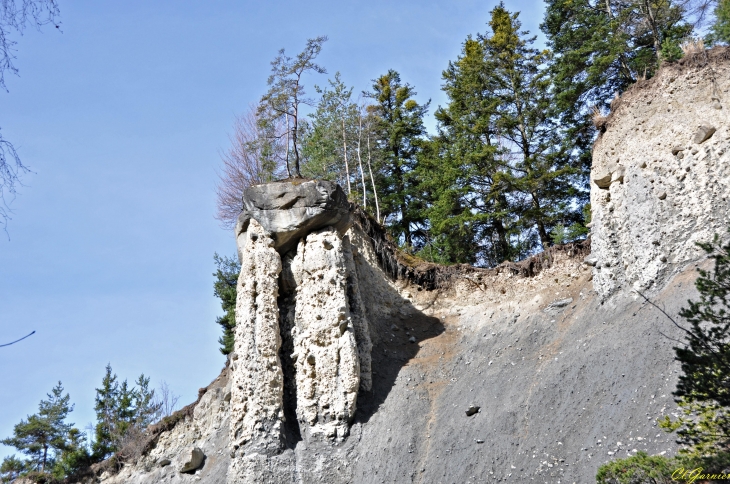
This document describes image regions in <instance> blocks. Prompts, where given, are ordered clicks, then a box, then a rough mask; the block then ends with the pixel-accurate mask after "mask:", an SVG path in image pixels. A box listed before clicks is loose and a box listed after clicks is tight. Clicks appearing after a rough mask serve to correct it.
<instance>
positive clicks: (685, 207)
mask: <svg viewBox="0 0 730 484" xmlns="http://www.w3.org/2000/svg"><path fill="white" fill-rule="evenodd" d="M723 52H725V54H722V53H721V55H720V54H717V53H716V52H715V53H713V54H711V57H710V61H711V62H710V63H709V64H707V63H706V62H705V63H703V62H694V63H693V64H692V65H678V66H669V67H667V68H665V70H663V71H661V73H660V74H659V76H657V78H656V79H654V80H651V81H648V82H646V83H642V84H641V85H639V86H637V87H636V88H634V89H632V90H631V91H629V92H628V93H627V94H626V95H624V97H623V98H621V100H620V101H618V103H617V104H616V106H615V110H614V113H613V114H612V115H611V116H610V117H609V119H608V122H607V124H606V126H605V131H604V132H603V133H602V134H601V136H600V138H599V139H598V141H597V143H596V149H595V159H594V167H593V170H592V173H591V190H592V194H591V201H592V205H593V226H592V239H591V241H586V242H582V243H576V244H569V245H566V246H559V247H553V248H550V249H549V250H547V251H546V252H544V253H542V254H539V255H536V256H534V257H532V258H530V259H528V260H525V261H522V262H520V263H505V264H503V265H501V266H499V267H497V268H494V269H478V268H473V267H468V266H449V267H442V266H437V265H433V264H426V263H421V264H417V265H413V264H410V263H408V262H407V260H405V259H404V258H402V257H400V256H399V255H398V253H397V251H396V250H395V247H394V246H393V244H392V242H390V241H388V239H387V237H386V236H385V235H384V233H383V231H382V229H380V228H379V227H378V226H377V224H375V223H374V222H373V221H372V220H371V219H369V218H368V217H367V216H366V215H364V214H362V213H361V212H359V211H358V210H357V209H355V208H353V207H351V206H350V205H349V204H348V203H347V201H346V197H345V196H344V194H343V193H342V190H341V189H340V188H339V187H337V186H336V185H333V184H329V183H323V182H315V181H306V182H282V183H275V184H270V185H262V186H258V187H253V188H252V189H250V190H249V191H248V192H247V193H246V200H245V206H246V211H244V213H243V214H242V216H241V218H240V220H239V224H238V227H237V228H236V237H237V243H238V249H239V255H240V257H241V261H242V270H241V275H240V278H239V282H238V301H237V308H236V314H237V326H236V346H235V352H234V354H232V355H231V357H230V359H229V362H228V365H227V367H226V368H225V369H224V371H223V373H222V374H221V376H220V377H219V378H218V379H217V380H216V381H215V382H214V383H213V384H211V386H209V387H207V388H206V389H201V397H200V399H199V402H198V403H197V404H196V405H193V406H189V407H187V409H186V411H185V412H182V413H181V414H179V415H178V416H177V417H176V423H174V424H169V425H165V426H163V427H157V428H156V430H154V431H153V432H152V433H151V436H150V441H149V443H148V445H147V447H146V450H145V452H144V454H143V455H142V457H140V459H139V460H138V461H137V462H136V463H134V464H129V465H126V466H125V467H123V468H122V470H121V471H120V472H119V473H118V474H116V475H113V474H112V473H111V472H106V473H103V474H102V475H100V476H99V475H97V476H95V477H94V478H91V479H89V482H104V483H107V484H118V483H133V484H143V483H144V484H147V483H158V482H165V483H167V482H170V483H190V482H206V483H223V482H228V483H231V484H232V483H287V484H288V483H292V484H294V483H318V484H319V483H327V484H344V483H382V482H396V483H403V482H416V483H422V484H427V483H428V484H430V483H439V482H442V483H446V482H474V483H475V482H500V481H501V482H543V483H555V482H592V481H593V479H594V476H595V473H596V469H597V468H598V466H599V465H601V464H602V463H604V462H606V461H608V460H610V459H613V458H616V457H626V456H629V455H635V454H636V452H637V451H639V450H643V451H646V452H648V453H650V454H655V453H671V452H674V451H675V450H676V445H675V444H674V437H673V436H672V435H669V434H666V433H664V432H663V431H661V430H659V429H658V428H657V422H656V419H657V418H658V417H661V416H663V415H667V414H671V413H672V412H676V407H675V404H674V402H673V399H672V395H671V392H672V391H673V390H674V387H675V384H676V379H677V375H678V371H679V367H678V365H677V364H676V362H675V361H674V352H673V350H672V346H673V345H674V341H673V340H672V339H671V338H678V337H680V335H679V334H678V330H677V329H676V328H675V327H674V326H673V325H672V324H671V323H670V322H669V321H668V320H667V319H666V317H665V316H664V315H663V314H661V313H659V312H658V311H656V310H654V309H653V308H652V306H650V305H648V304H646V303H644V302H643V300H642V299H641V298H637V295H636V293H635V292H633V291H634V290H635V289H639V290H643V291H645V292H646V293H647V294H648V295H650V297H651V298H652V300H653V301H654V302H655V303H657V304H658V305H659V306H661V307H663V308H664V309H665V311H666V312H667V313H668V314H669V315H670V316H675V317H676V315H677V314H678V312H679V310H680V308H681V306H682V304H683V302H684V301H686V300H687V299H688V298H692V297H695V296H696V293H695V290H694V287H693V282H694V279H695V278H696V268H697V267H698V266H702V264H704V265H705V267H707V266H708V262H707V261H702V260H699V259H698V257H699V253H698V252H697V251H696V249H695V247H694V246H693V242H694V241H698V240H707V239H709V238H711V236H712V235H713V234H714V233H716V232H720V233H722V232H724V230H725V227H726V226H727V225H728V222H730V220H728V217H730V210H729V207H728V203H730V201H728V197H729V196H730V193H727V189H728V188H727V187H728V173H726V170H727V164H728V162H730V160H728V158H727V156H728V140H729V138H730V132H728V127H729V123H728V120H729V117H728V114H727V113H728V112H727V110H728V109H729V108H728V106H727V104H726V102H727V101H726V96H727V95H728V88H730V86H729V85H728V79H730V72H729V71H728V68H729V66H730V63H729V62H728V61H727V60H723V58H722V56H723V55H726V53H727V51H723ZM712 56H715V57H712ZM713 76H714V81H713V80H712V79H713ZM716 93H719V95H717V94H716ZM718 106H719V107H718ZM700 126H705V127H708V128H714V132H713V133H712V134H711V135H708V133H709V132H710V131H711V130H704V131H703V133H704V134H702V135H701V136H699V137H698V138H695V135H696V134H697V133H698V132H700V129H699V127H700ZM700 138H704V139H702V140H700ZM196 448H197V449H198V451H199V453H196V451H195V449H196ZM196 455H197V456H200V455H204V456H205V457H204V459H203V460H200V459H198V460H196V459H195V456H196ZM186 464H187V467H186ZM193 464H195V465H193ZM191 466H192V468H191ZM183 469H186V471H185V472H183Z"/></svg>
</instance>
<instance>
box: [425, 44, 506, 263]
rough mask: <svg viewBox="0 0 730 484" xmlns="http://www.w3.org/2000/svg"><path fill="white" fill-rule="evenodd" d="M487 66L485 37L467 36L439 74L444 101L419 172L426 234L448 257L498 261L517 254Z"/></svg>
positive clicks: (495, 97) (489, 261) (455, 259)
mask: <svg viewBox="0 0 730 484" xmlns="http://www.w3.org/2000/svg"><path fill="white" fill-rule="evenodd" d="M490 69H491V67H490V65H489V61H488V58H487V52H486V49H485V45H484V42H483V41H482V40H481V39H473V38H471V37H469V38H467V40H466V42H465V43H464V46H463V49H462V53H461V55H460V56H459V58H458V59H457V60H456V61H454V62H450V63H449V66H448V68H447V69H446V70H445V71H444V73H443V79H444V84H443V89H444V91H445V92H446V95H447V96H448V99H449V103H448V104H447V105H446V106H445V107H439V109H438V110H437V111H436V119H437V121H438V123H439V124H438V129H439V134H438V136H437V137H435V138H434V139H433V140H432V142H431V144H430V148H429V149H428V150H425V151H424V156H423V159H422V162H421V167H420V169H419V178H420V183H421V189H422V190H423V192H424V195H425V196H426V198H427V199H429V200H430V207H429V209H428V217H429V221H430V224H431V231H430V232H431V235H432V237H434V238H436V239H437V240H439V242H440V249H441V250H442V251H443V253H442V256H443V257H444V259H445V260H448V261H450V262H470V263H479V262H480V263H482V264H485V265H496V264H498V263H500V262H502V261H504V260H508V259H512V258H513V256H514V255H515V254H513V250H512V248H511V246H510V237H511V235H512V233H513V230H512V225H513V217H512V215H511V214H510V205H509V203H508V201H507V198H506V196H505V195H504V193H501V192H500V191H499V189H498V188H499V187H498V186H497V185H496V184H495V175H497V173H498V172H499V171H500V170H502V169H503V167H502V166H501V164H500V161H499V152H500V146H499V143H498V140H497V136H496V130H495V124H494V119H495V116H496V113H497V110H498V108H499V103H500V100H499V98H498V97H497V96H496V95H495V90H496V86H495V84H494V79H492V78H491V77H490Z"/></svg>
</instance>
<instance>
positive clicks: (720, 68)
mask: <svg viewBox="0 0 730 484" xmlns="http://www.w3.org/2000/svg"><path fill="white" fill-rule="evenodd" d="M612 119H616V120H620V122H615V123H613V122H611V120H612ZM728 207H730V66H728V64H727V62H724V63H720V64H717V63H715V62H713V61H712V60H711V61H710V63H709V64H708V65H707V66H705V67H704V68H701V69H696V68H690V69H687V68H682V67H677V66H666V67H665V68H664V69H662V70H661V71H660V72H659V75H657V76H656V77H655V78H653V79H651V80H649V81H645V82H644V83H643V84H641V85H639V86H636V87H634V88H633V89H631V90H630V91H629V92H627V93H626V94H624V95H623V96H622V97H621V100H620V102H619V105H618V108H617V109H616V110H615V112H613V113H612V115H611V117H610V118H609V122H608V127H607V129H606V131H605V133H603V134H602V135H601V136H600V137H599V138H598V140H597V141H596V144H595V146H594V150H593V166H592V169H591V209H592V213H593V218H592V225H593V228H592V253H593V256H594V257H595V258H596V259H597V261H596V264H595V267H594V275H593V284H594V287H595V289H596V291H597V292H598V293H599V294H600V295H601V296H602V297H606V296H608V295H610V294H612V293H613V292H615V291H616V290H617V289H619V288H621V287H624V288H627V289H636V290H639V291H647V290H653V289H655V288H657V287H658V286H659V285H660V283H661V282H662V281H663V279H664V278H665V277H666V276H667V275H668V274H669V272H670V271H669V269H671V268H672V267H677V266H681V265H682V264H685V263H687V262H690V261H693V260H696V259H697V258H698V257H700V256H701V250H699V249H698V248H697V246H696V245H695V242H702V241H709V240H711V239H712V237H713V236H714V234H719V235H725V234H726V233H727V227H728V225H730V211H728Z"/></svg>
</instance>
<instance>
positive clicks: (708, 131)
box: [694, 126, 715, 144]
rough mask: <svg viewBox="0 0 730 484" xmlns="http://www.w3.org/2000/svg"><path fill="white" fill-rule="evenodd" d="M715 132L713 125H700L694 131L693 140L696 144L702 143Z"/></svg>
mask: <svg viewBox="0 0 730 484" xmlns="http://www.w3.org/2000/svg"><path fill="white" fill-rule="evenodd" d="M713 134H715V127H714V126H700V127H699V128H697V131H696V132H695V137H694V142H695V143H697V144H701V143H704V142H705V141H707V140H708V139H710V138H711V137H712V135H713Z"/></svg>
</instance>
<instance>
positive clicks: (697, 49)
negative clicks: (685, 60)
mask: <svg viewBox="0 0 730 484" xmlns="http://www.w3.org/2000/svg"><path fill="white" fill-rule="evenodd" d="M680 48H681V49H682V53H683V54H684V55H685V56H693V55H695V54H701V53H704V52H705V42H704V41H703V40H702V39H699V38H697V39H694V38H691V39H687V40H685V41H684V42H682V45H680Z"/></svg>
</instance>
